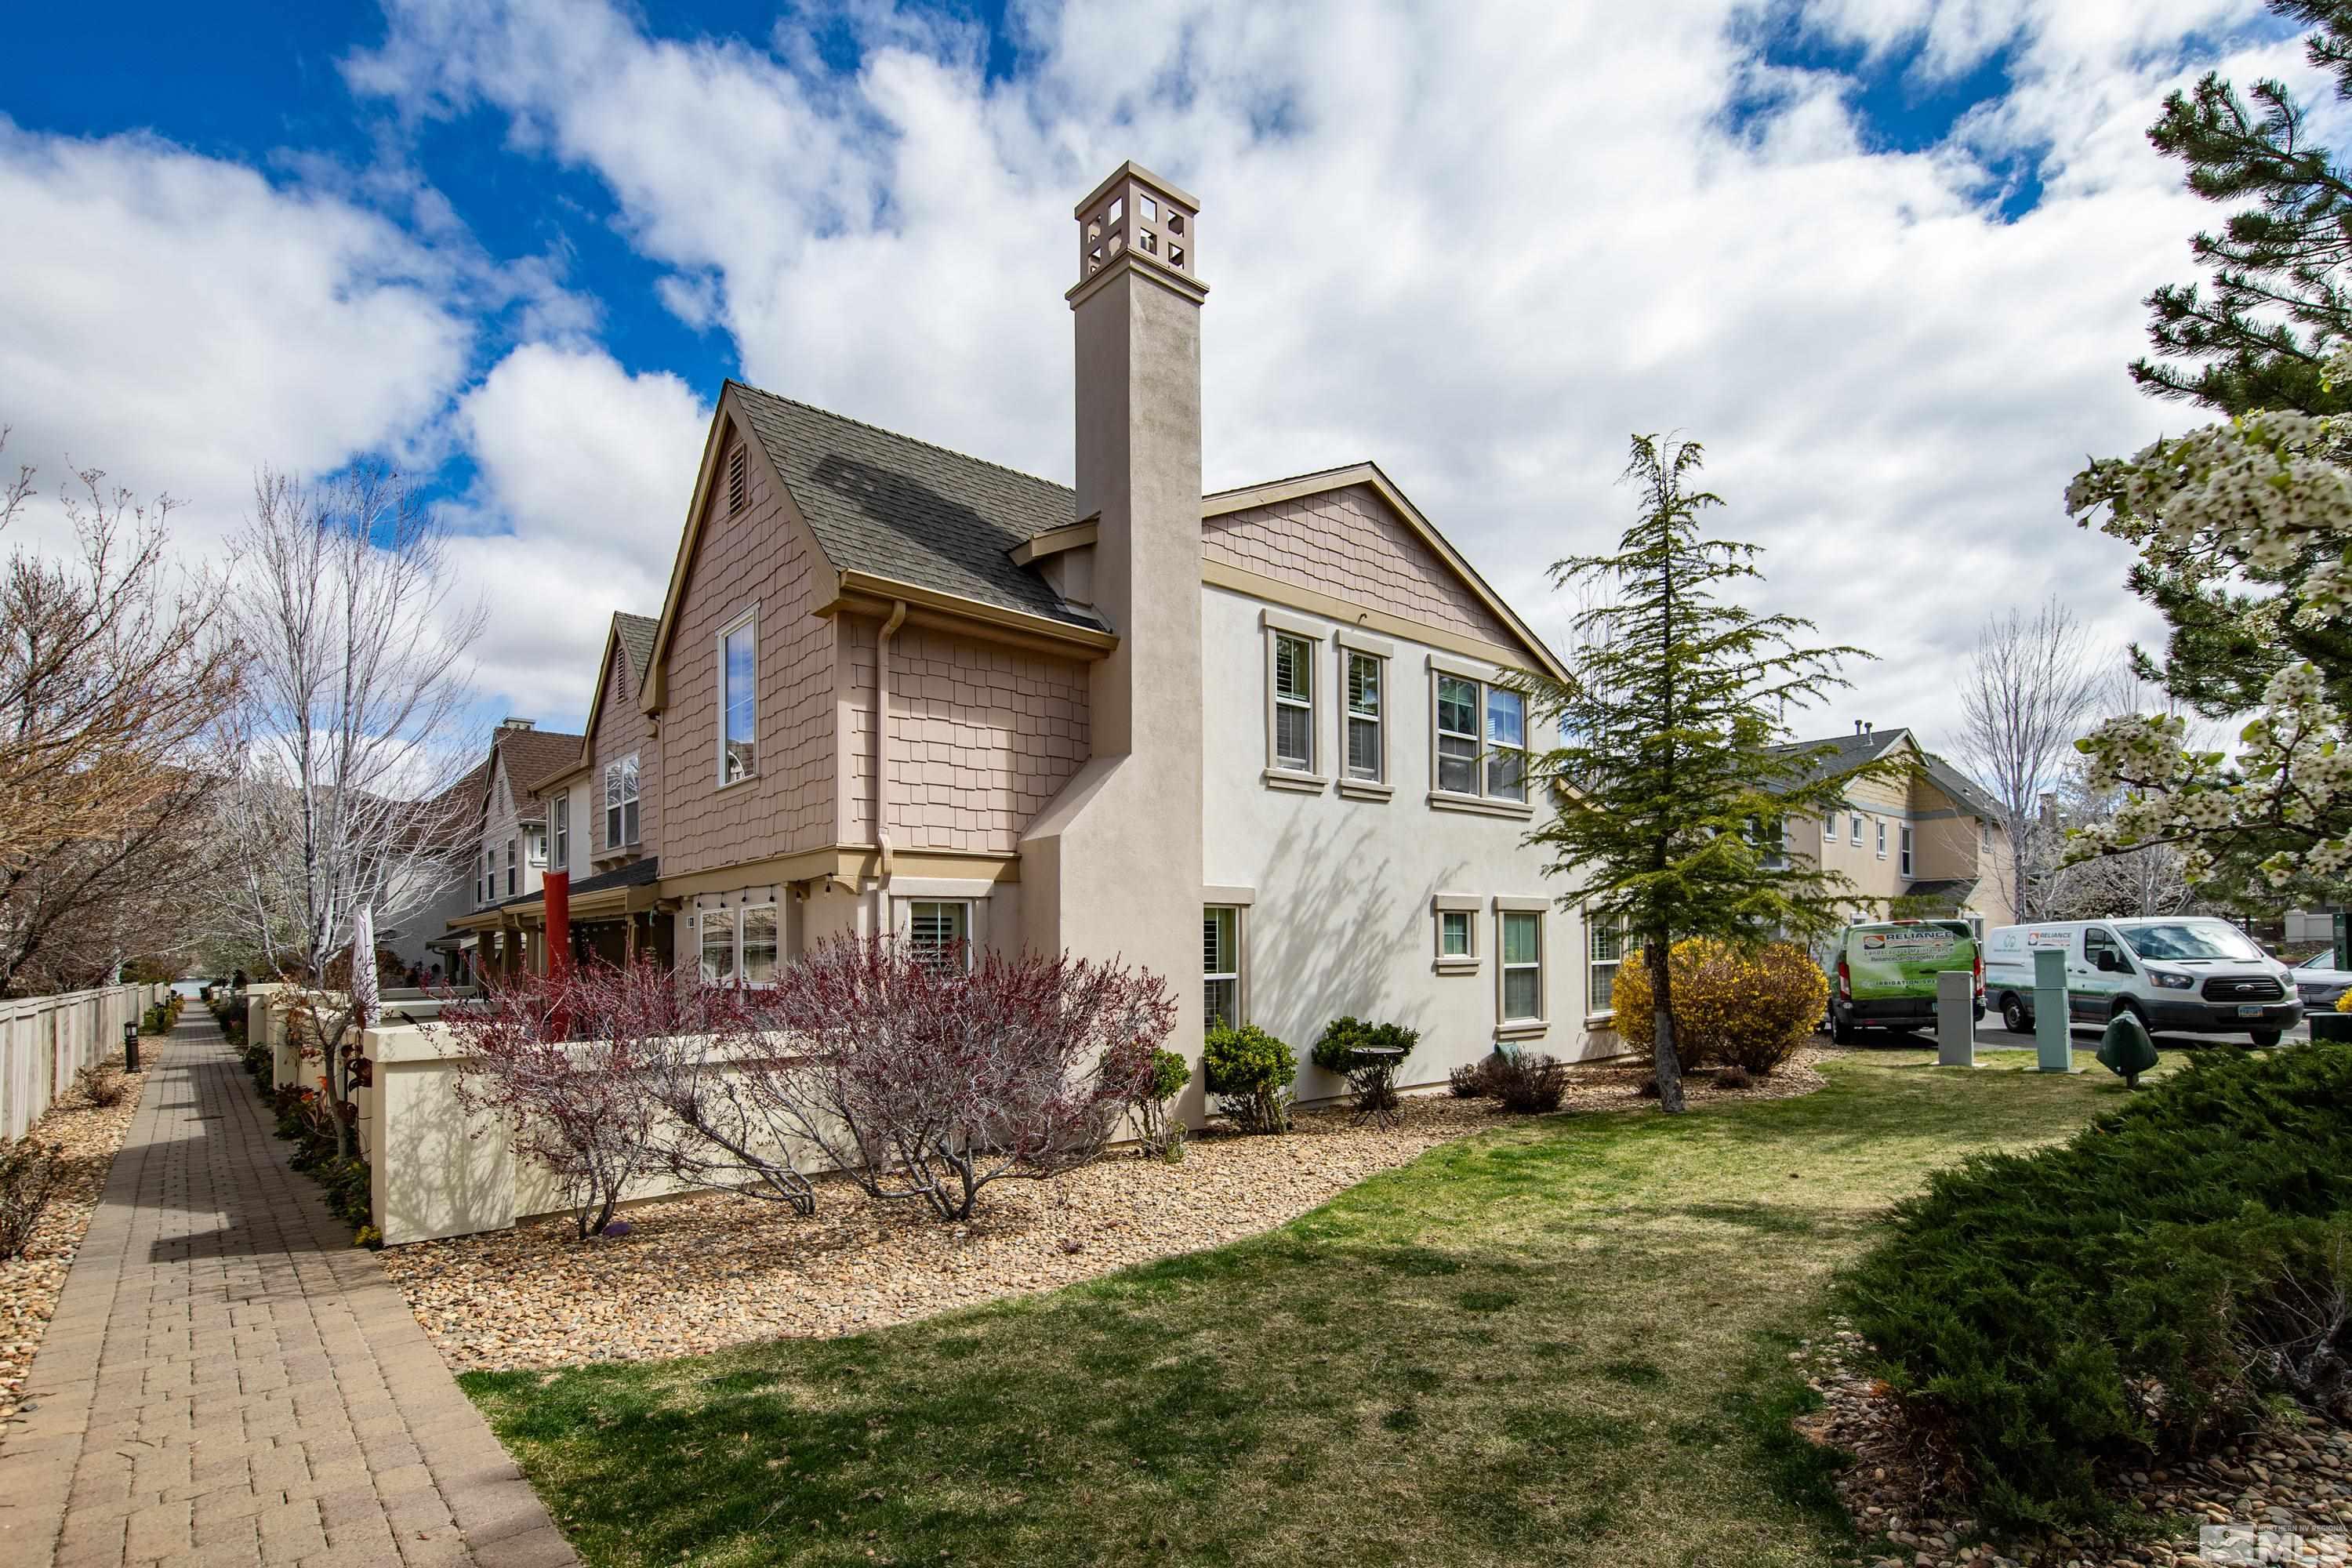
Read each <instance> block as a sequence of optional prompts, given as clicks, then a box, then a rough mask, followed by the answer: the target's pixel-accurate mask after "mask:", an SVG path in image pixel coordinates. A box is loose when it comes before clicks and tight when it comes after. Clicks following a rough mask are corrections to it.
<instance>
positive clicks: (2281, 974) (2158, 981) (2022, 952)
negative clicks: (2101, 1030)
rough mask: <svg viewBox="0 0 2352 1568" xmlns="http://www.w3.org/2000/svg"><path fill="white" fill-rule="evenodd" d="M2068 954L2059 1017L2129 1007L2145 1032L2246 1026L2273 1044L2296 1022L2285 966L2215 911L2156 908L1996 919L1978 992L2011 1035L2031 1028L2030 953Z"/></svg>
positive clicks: (2107, 1014) (2091, 1016) (2082, 1019)
mask: <svg viewBox="0 0 2352 1568" xmlns="http://www.w3.org/2000/svg"><path fill="white" fill-rule="evenodd" d="M2045 948H2055V949H2057V950H2058V951H2059V952H2063V953H2064V954H2065V955H2066V1011H2067V1016H2068V1017H2069V1018H2070V1019H2071V1020H2072V1021H2073V1022H2074V1023H2078V1024H2105V1023H2106V1021H2107V1020H2108V1019H2110V1018H2112V1017H2114V1016H2116V1014H2118V1013H2136V1014H2137V1015H2138V1016H2139V1020H2140V1022H2141V1023H2143V1024H2145V1025H2147V1026H2148V1028H2149V1029H2150V1030H2152V1031H2163V1030H2168V1031H2170V1032H2172V1033H2175V1034H2184V1033H2185V1034H2198V1035H2251V1036H2252V1037H2253V1041H2254V1044H2256V1045H2258V1046H2274V1045H2277V1044H2278V1043H2279V1039H2280V1037H2282V1036H2284V1034H2285V1033H2286V1031H2287V1030H2289V1029H2292V1028H2293V1027H2294V1026H2295V1025H2296V1024H2297V1023H2299V1022H2301V1021H2302V1018H2303V1002H2302V999H2301V998H2300V997H2298V996H2297V995H2296V994H2295V989H2294V976H2293V974H2292V973H2289V971H2288V969H2287V967H2286V965H2284V964H2283V963H2278V962H2277V961H2276V960H2274V959H2272V958H2267V957H2265V956H2263V950H2262V949H2261V948H2259V947H2257V946H2255V945H2254V942H2253V940H2252V938H2251V937H2249V936H2247V935H2246V933H2245V932H2243V931H2240V930H2239V929H2238V928H2237V927H2236V926H2233V925H2231V923H2230V922H2229V921H2223V920H2215V919H2213V918H2211V917H2210V916H2204V915H2163V916H2156V917H2151V918H2146V919H2134V920H2111V921H2045V922H2043V923H2042V924H2039V925H2029V926H2000V927H1998V928H1996V929H1995V930H1994V931H1993V932H1992V934H1991V935H1990V936H1989V937H1987V938H1986V939H1985V955H1984V962H1985V971H1984V973H1985V996H1986V999H1987V1000H1988V1001H1990V1003H1991V1004H1992V1005H1994V1006H1996V1007H1998V1008H2000V1021H2001V1024H2002V1025H2003V1026H2005V1027H2006V1028H2007V1029H2008V1030H2009V1031H2010V1032H2011V1034H2018V1035H2022V1034H2030V1033H2031V1032H2032V1028H2033V955H2034V954H2035V953H2036V952H2041V951H2042V950H2043V949H2045Z"/></svg>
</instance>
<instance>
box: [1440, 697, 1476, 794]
mask: <svg viewBox="0 0 2352 1568" xmlns="http://www.w3.org/2000/svg"><path fill="white" fill-rule="evenodd" d="M1437 787H1438V788H1439V789H1441V790H1444V792H1446V793H1447V794H1449V795H1476V794H1477V793H1478V683H1477V682H1476V681H1475V680H1465V679H1463V678H1462V677H1460V676H1458V675H1441V676H1439V677H1438V678H1437Z"/></svg>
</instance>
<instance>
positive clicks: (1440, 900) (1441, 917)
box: [1429, 893, 1485, 974]
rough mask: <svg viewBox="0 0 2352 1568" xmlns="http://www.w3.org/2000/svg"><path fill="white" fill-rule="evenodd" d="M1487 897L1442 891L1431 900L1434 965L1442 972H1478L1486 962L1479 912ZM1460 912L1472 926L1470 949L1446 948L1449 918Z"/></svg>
mask: <svg viewBox="0 0 2352 1568" xmlns="http://www.w3.org/2000/svg"><path fill="white" fill-rule="evenodd" d="M1483 902H1484V900H1481V899H1480V898H1479V897H1478V896H1477V895H1476V894H1475V893H1440V894H1438V895H1437V896H1436V897H1434V898H1433V899H1431V900H1429V923H1430V933H1429V934H1430V952H1431V954H1432V957H1431V960H1430V964H1431V967H1432V968H1433V969H1435V970H1436V971H1437V973H1440V974H1475V973H1478V970H1479V967H1480V965H1481V964H1482V963H1484V962H1485V960H1484V956H1483V954H1482V953H1481V952H1480V949H1479V943H1478V911H1479V909H1480V906H1481V905H1482V904H1483ZM1447 915H1460V916H1461V917H1462V918H1463V921H1465V923H1466V924H1467V925H1468V926H1469V928H1470V951H1469V952H1466V953H1455V952H1446V951H1445V917H1446V916H1447Z"/></svg>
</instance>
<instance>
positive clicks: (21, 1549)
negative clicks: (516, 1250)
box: [0, 1009, 577, 1568]
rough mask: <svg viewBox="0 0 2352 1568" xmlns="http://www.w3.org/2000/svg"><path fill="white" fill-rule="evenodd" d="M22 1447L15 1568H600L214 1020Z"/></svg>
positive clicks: (4, 1453)
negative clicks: (564, 1567) (317, 1180)
mask: <svg viewBox="0 0 2352 1568" xmlns="http://www.w3.org/2000/svg"><path fill="white" fill-rule="evenodd" d="M150 1044H151V1048H153V1047H160V1049H158V1050H157V1051H156V1055H157V1057H158V1058H159V1059H158V1060H157V1061H156V1062H155V1063H154V1064H153V1068H152V1070H151V1071H150V1072H149V1074H148V1081H147V1087H146V1091H145V1094H144V1096H143V1097H142V1100H141V1102H140V1106H139V1113H138V1117H137V1119H136V1120H135V1121H133V1122H132V1123H131V1132H130V1136H129V1138H128V1139H127V1140H126V1141H125V1142H124V1144H123V1147H122V1152H121V1155H120V1156H119V1157H118V1158H117V1159H116V1160H115V1162H114V1170H113V1173H112V1174H111V1175H110V1177H109V1179H108V1181H107V1184H106V1194H105V1197H104V1200H103V1201H102V1203H101V1205H100V1208H99V1210H98V1213H97V1215H96V1216H95V1218H93V1219H92V1221H91V1223H90V1227H89V1237H88V1238H87V1239H86V1240H85V1241H84V1242H83V1244H82V1247H81V1251H80V1253H79V1255H78V1256H77V1257H76V1258H75V1259H74V1264H73V1269H72V1272H71V1273H70V1274H69V1275H68V1278H67V1280H66V1286H65V1291H64V1294H63V1296H62V1297H61V1299H60V1300H59V1301H58V1315H57V1318H56V1320H55V1321H52V1322H51V1323H50V1324H49V1329H48V1333H47V1337H46V1338H45V1339H44V1341H43V1342H42V1345H41V1350H40V1353H39V1355H38V1356H37V1358H36V1359H35V1360H34V1362H33V1366H32V1373H31V1376H30V1378H29V1380H28V1382H27V1384H26V1395H27V1397H28V1398H30V1399H31V1400H32V1401H33V1402H34V1404H35V1408H34V1410H33V1411H32V1413H31V1414H30V1415H26V1417H24V1419H23V1424H22V1425H20V1426H16V1427H15V1428H13V1429H11V1430H10V1431H9V1432H8V1433H7V1434H6V1435H5V1437H0V1564H5V1565H6V1568H16V1565H17V1564H26V1565H28V1568H29V1565H34V1564H43V1563H54V1564H55V1565H56V1568H91V1565H98V1568H121V1565H122V1564H126V1563H162V1562H170V1563H173V1564H174V1565H175V1568H177V1564H178V1563H182V1562H185V1563H192V1564H205V1565H210V1564H215V1563H218V1564H236V1563H269V1564H278V1563H305V1564H307V1563H313V1562H316V1563H320V1564H322V1565H323V1564H328V1563H332V1564H334V1565H335V1568H376V1565H379V1564H381V1565H385V1568H400V1565H404V1564H422V1563H435V1564H462V1563H482V1564H498V1565H501V1568H553V1565H556V1564H562V1563H574V1562H576V1561H577V1559H576V1558H574V1557H573V1555H572V1549H571V1547H570V1546H569V1545H567V1544H566V1543H565V1542H564V1540H563V1538H562V1536H561V1535H559V1534H558V1533H557V1532H556V1531H555V1527H554V1526H553V1524H552V1523H551V1522H550V1521H549V1519H548V1516H547V1510H545V1508H543V1507H542V1506H541V1503H540V1501H539V1499H538V1498H537V1497H536V1496H534V1495H533V1494H532V1492H531V1490H530V1487H529V1486H528V1485H527V1484H526V1483H525V1482H524V1481H523V1479H522V1477H521V1474H520V1472H519V1471H518V1470H517V1469H516V1468H515V1466H514V1462H513V1461H512V1460H511V1459H509V1458H508V1457H507V1455H506V1452H505V1450H504V1449H502V1448H500V1447H499V1443H498V1439H497V1438H495V1437H493V1436H491V1435H490V1430H489V1427H488V1426H487V1425H486V1424H485V1423H484V1422H483V1420H482V1417H481V1415H480V1414H479V1413H478V1411H476V1410H475V1408H474V1407H473V1405H471V1404H470V1403H469V1402H468V1401H467V1398H466V1396H465V1395H464V1394H461V1393H459V1392H458V1389H457V1384H455V1383H454V1382H452V1381H451V1380H450V1376H449V1373H448V1372H447V1370H446V1368H444V1367H443V1365H442V1364H441V1358H440V1357H439V1355H438V1354H436V1352H435V1351H434V1349H433V1347H432V1345H431V1343H430V1342H428V1341H427V1340H426V1339H425V1332H424V1331H423V1330H422V1329H420V1328H419V1327H418V1326H417V1324H416V1320H415V1318H414V1317H412V1316H410V1315H409V1310H408V1306H407V1303H406V1302H405V1301H404V1300H402V1299H401V1296H400V1293H399V1292H398V1291H397V1290H395V1289H394V1288H393V1286H392V1283H391V1281H389V1280H388V1279H385V1278H384V1274H383V1268H382V1266H381V1265H379V1264H378V1263H377V1261H376V1259H375V1258H374V1257H373V1255H372V1254H370V1253H368V1252H365V1251H362V1250H360V1249H358V1248H355V1247H352V1238H351V1232H350V1231H349V1229H348V1228H346V1227H345V1226H343V1225H342V1224H341V1222H340V1221H338V1220H336V1219H334V1218H333V1217H332V1216H331V1215H329V1214H328V1213H327V1211H326V1206H325V1205H324V1203H323V1202H322V1201H321V1197H320V1189H319V1187H318V1186H317V1184H314V1183H313V1182H311V1181H310V1178H309V1177H307V1176H304V1175H301V1174H299V1173H296V1172H294V1171H291V1170H289V1168H288V1166H287V1163H286V1161H287V1155H288V1152H289V1149H290V1145H289V1144H286V1143H283V1142H279V1141H278V1139H276V1138H274V1137H272V1136H271V1135H270V1128H269V1126H268V1123H267V1121H266V1119H265V1114H264V1110H263V1107H262V1105H261V1102H260V1100H259V1098H258V1097H257V1095H256V1094H255V1092H254V1089H253V1085H252V1082H251V1080H250V1079H247V1078H246V1077H245V1075H244V1072H243V1070H242V1068H239V1067H238V1066H237V1064H236V1060H235V1058H232V1057H231V1056H230V1054H229V1051H228V1048H227V1045H226V1042H225V1041H224V1040H223V1039H222V1037H221V1035H220V1031H219V1030H218V1029H217V1028H216V1027H215V1026H214V1024H213V1021H212V1018H211V1016H209V1015H208V1014H205V1013H204V1012H203V1011H202V1010H201V1009H192V1010H191V1011H190V1012H189V1013H188V1015H187V1016H186V1017H185V1018H184V1019H183V1020H182V1022H181V1024H180V1026H179V1027H178V1028H177V1029H175V1030H173V1034H172V1037H171V1038H170V1039H169V1040H168V1041H161V1042H151V1043H150Z"/></svg>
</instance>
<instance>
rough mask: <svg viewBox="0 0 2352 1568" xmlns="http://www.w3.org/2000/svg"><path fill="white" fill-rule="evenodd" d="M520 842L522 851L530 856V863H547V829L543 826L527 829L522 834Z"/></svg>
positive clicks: (541, 864)
mask: <svg viewBox="0 0 2352 1568" xmlns="http://www.w3.org/2000/svg"><path fill="white" fill-rule="evenodd" d="M522 842H523V852H524V853H525V854H526V855H527V856H529V857H530V863H531V864H532V865H534V866H544V865H546V864H547V829H545V828H543V827H533V828H530V829H529V830H528V831H526V832H525V833H524V834H523V836H522Z"/></svg>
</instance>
